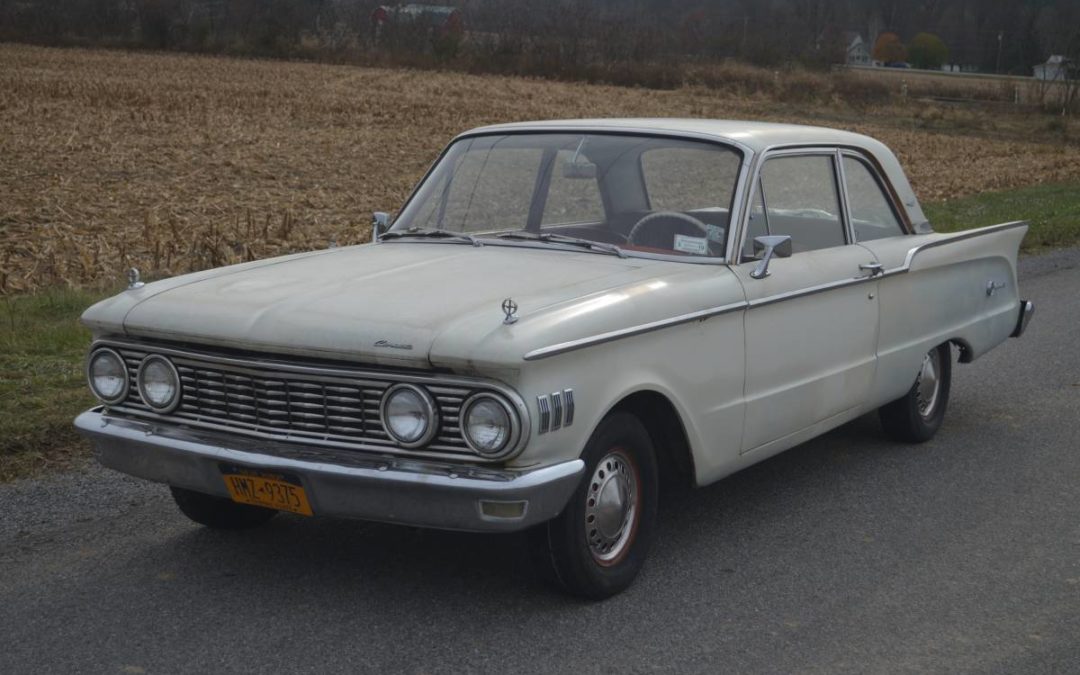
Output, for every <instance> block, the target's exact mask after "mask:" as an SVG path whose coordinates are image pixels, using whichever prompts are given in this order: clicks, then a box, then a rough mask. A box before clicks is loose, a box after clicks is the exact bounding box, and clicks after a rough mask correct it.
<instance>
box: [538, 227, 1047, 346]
mask: <svg viewBox="0 0 1080 675" xmlns="http://www.w3.org/2000/svg"><path fill="white" fill-rule="evenodd" d="M1027 225H1029V223H1028V221H1026V220H1015V221H1011V222H1008V223H1001V224H999V225H990V226H989V227H981V228H979V229H977V230H968V231H967V232H961V233H959V234H957V235H955V236H952V237H948V238H947V239H938V240H935V241H931V242H927V243H925V244H921V245H919V246H915V247H913V248H912V249H911V250H910V251H908V253H907V258H906V259H905V261H904V264H903V265H901V266H900V267H894V268H892V269H889V270H885V271H884V272H882V273H878V274H874V275H871V276H865V277H852V278H850V279H841V280H840V281H831V282H829V283H825V284H820V285H818V286H810V287H808V288H800V289H798V290H795V291H789V292H787V293H778V294H776V295H770V296H766V297H764V298H758V299H757V300H753V301H750V302H746V301H742V302H733V303H731V304H729V305H722V306H720V307H713V308H711V309H704V310H701V311H699V312H691V313H690V314H682V315H680V316H675V317H672V318H670V319H661V320H660V321H653V322H651V323H645V324H641V325H639V326H631V327H630V328H623V329H620V330H615V331H611V332H609V333H600V334H599V335H593V336H590V337H586V338H581V339H578V340H569V341H567V342H561V343H559V344H554V345H551V346H549V347H541V348H539V349H534V350H532V351H531V352H528V353H527V354H525V357H524V358H525V360H526V361H537V360H539V359H546V358H548V357H549V356H557V355H558V354H565V353H566V352H571V351H575V350H577V349H584V348H585V347H592V346H593V345H598V344H603V343H605V342H611V341H613V340H619V339H622V338H626V337H632V336H634V335H641V334H642V333H649V332H652V331H654V330H661V329H663V328H669V327H671V326H678V325H679V324H683V323H689V322H691V321H700V320H703V319H708V318H710V317H713V316H719V315H721V314H727V313H729V312H736V311H739V310H742V309H753V308H755V307H764V306H767V305H772V304H775V303H778V302H784V301H785V300H794V299H795V298H801V297H803V296H806V295H814V294H815V293H822V292H824V291H831V290H835V289H837V288H844V287H845V286H854V285H856V284H861V283H865V282H867V281H873V280H876V279H880V278H884V277H887V276H890V275H893V274H903V273H905V272H907V271H908V270H909V269H910V268H911V263H912V261H913V260H914V259H915V256H916V255H918V254H919V253H920V252H922V251H925V250H927V249H931V248H937V247H938V246H945V245H946V244H951V243H953V242H957V241H964V240H966V239H971V238H973V237H979V236H982V235H985V234H994V233H996V232H1002V231H1004V230H1011V229H1013V228H1017V227H1024V226H1027ZM906 236H912V235H906Z"/></svg>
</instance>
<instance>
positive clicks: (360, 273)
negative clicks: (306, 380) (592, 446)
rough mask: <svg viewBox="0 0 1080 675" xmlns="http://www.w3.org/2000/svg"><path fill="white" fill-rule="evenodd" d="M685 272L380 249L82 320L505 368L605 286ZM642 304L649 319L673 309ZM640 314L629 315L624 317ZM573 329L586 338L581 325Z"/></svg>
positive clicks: (253, 273)
mask: <svg viewBox="0 0 1080 675" xmlns="http://www.w3.org/2000/svg"><path fill="white" fill-rule="evenodd" d="M687 267H696V266H687V265H683V264H678V263H670V262H663V261H655V260H643V259H634V258H626V259H621V258H617V257H615V256H606V255H598V254H595V253H587V252H574V251H562V250H552V249H537V248H523V247H516V246H515V247H509V246H497V245H489V246H483V247H473V246H469V245H460V244H451V243H420V242H388V243H385V244H376V245H364V246H355V247H348V248H342V249H333V250H330V251H321V252H315V253H312V254H304V255H299V256H291V257H288V258H282V259H275V260H268V261H261V262H259V263H249V264H246V265H237V266H233V267H226V268H221V269H219V270H212V271H208V272H203V273H198V274H194V275H186V276H181V277H176V278H174V279H169V280H165V281H162V282H157V283H154V284H148V285H147V286H145V287H143V288H140V289H134V290H131V291H127V292H125V293H122V294H121V295H120V296H117V298H114V299H111V300H108V301H105V302H103V303H99V305H95V306H94V307H92V308H90V309H89V310H87V312H86V314H85V315H84V317H83V319H84V322H85V323H87V324H88V325H90V326H91V327H92V328H93V329H94V330H95V332H97V333H98V334H110V333H111V334H117V333H122V334H126V335H129V336H133V337H146V338H157V339H164V340H170V341H181V342H189V343H197V344H205V345H218V346H226V347H231V348H240V349H250V350H256V351H265V352H272V353H291V354H302V355H305V356H314V357H324V358H334V359H345V360H351V361H358V362H363V363H374V364H384V365H400V366H412V367H431V366H447V367H453V368H457V367H462V366H466V365H467V364H470V363H474V362H476V361H485V360H488V361H490V360H491V359H493V358H494V360H496V361H500V360H501V361H502V362H503V365H511V364H508V363H506V362H507V361H513V360H514V359H518V360H520V357H521V356H522V355H523V354H524V353H525V352H527V351H528V350H529V349H531V348H535V347H537V346H543V345H544V344H545V343H546V342H549V341H551V340H553V339H562V338H563V337H566V334H565V333H566V331H558V332H559V335H557V336H556V335H553V334H552V331H551V330H550V328H551V326H552V325H553V324H556V323H561V321H560V320H558V317H562V318H570V317H582V316H583V315H584V314H592V313H594V312H593V310H595V309H601V308H602V307H605V306H607V305H609V304H612V303H611V302H607V301H604V300H603V298H604V297H607V295H610V293H608V291H610V290H611V289H613V288H626V287H630V288H642V284H643V283H644V282H645V281H647V280H649V279H655V277H656V275H657V274H658V273H662V272H663V271H664V270H667V271H669V272H670V271H672V270H674V269H677V270H685V268H687ZM654 285H655V282H654ZM605 294H607V295H605ZM506 298H513V300H514V302H515V303H516V304H517V305H518V307H519V309H518V316H519V317H520V318H521V322H520V324H514V325H507V324H504V322H503V319H504V314H503V310H502V308H501V305H502V302H503V300H504V299H506ZM654 304H658V305H659V307H660V309H658V311H660V312H661V313H664V312H668V313H670V312H672V311H674V310H675V309H677V308H672V307H671V304H670V303H664V302H662V301H661V302H659V303H654ZM583 308H584V309H583ZM639 309H640V308H639ZM652 313H653V312H648V314H652ZM553 315H554V316H553ZM609 318H610V317H609ZM647 318H648V317H643V316H641V312H640V311H636V312H630V314H629V315H628V316H627V318H626V320H639V319H647ZM578 323H580V325H581V327H582V330H586V331H587V330H592V329H591V328H590V327H589V326H590V324H591V323H593V321H588V320H584V321H583V323H582V321H581V320H579V321H578ZM602 324H603V325H605V326H610V325H611V323H610V321H605V322H602ZM572 332H577V331H572ZM465 369H468V368H467V367H466V368H465Z"/></svg>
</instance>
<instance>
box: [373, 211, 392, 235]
mask: <svg viewBox="0 0 1080 675" xmlns="http://www.w3.org/2000/svg"><path fill="white" fill-rule="evenodd" d="M389 229H390V214H389V213H387V212H386V211H376V212H375V213H373V214H371V241H374V242H377V241H379V239H381V238H382V236H383V233H384V232H386V231H387V230H389Z"/></svg>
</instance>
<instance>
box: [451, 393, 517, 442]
mask: <svg viewBox="0 0 1080 675" xmlns="http://www.w3.org/2000/svg"><path fill="white" fill-rule="evenodd" d="M461 421H462V422H461V435H462V436H463V437H464V438H465V442H466V443H468V444H469V447H470V448H472V449H473V450H474V451H475V452H476V453H478V454H480V455H484V456H485V457H493V456H496V455H499V454H502V453H503V452H504V451H505V450H506V449H507V448H508V447H509V446H510V445H511V443H512V441H513V440H514V437H515V436H517V434H518V429H517V418H516V417H515V416H514V412H513V411H512V410H511V409H510V406H509V405H508V404H506V403H505V402H503V401H502V400H501V399H498V398H495V397H494V396H488V395H486V394H477V395H476V396H474V397H472V398H471V399H469V400H468V401H466V402H465V405H464V406H463V412H462V416H461Z"/></svg>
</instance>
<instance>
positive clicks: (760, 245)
mask: <svg viewBox="0 0 1080 675" xmlns="http://www.w3.org/2000/svg"><path fill="white" fill-rule="evenodd" d="M762 252H764V255H763V256H762V257H761V260H760V261H759V262H758V264H757V267H755V268H754V271H753V272H751V273H750V277H751V278H753V279H764V278H765V277H767V276H769V262H770V261H771V260H772V257H773V256H774V255H777V256H780V257H781V258H787V257H789V256H790V255H791V237H790V236H788V235H786V234H772V235H768V236H764V237H754V253H755V254H758V255H760V254H761V253H762Z"/></svg>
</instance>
